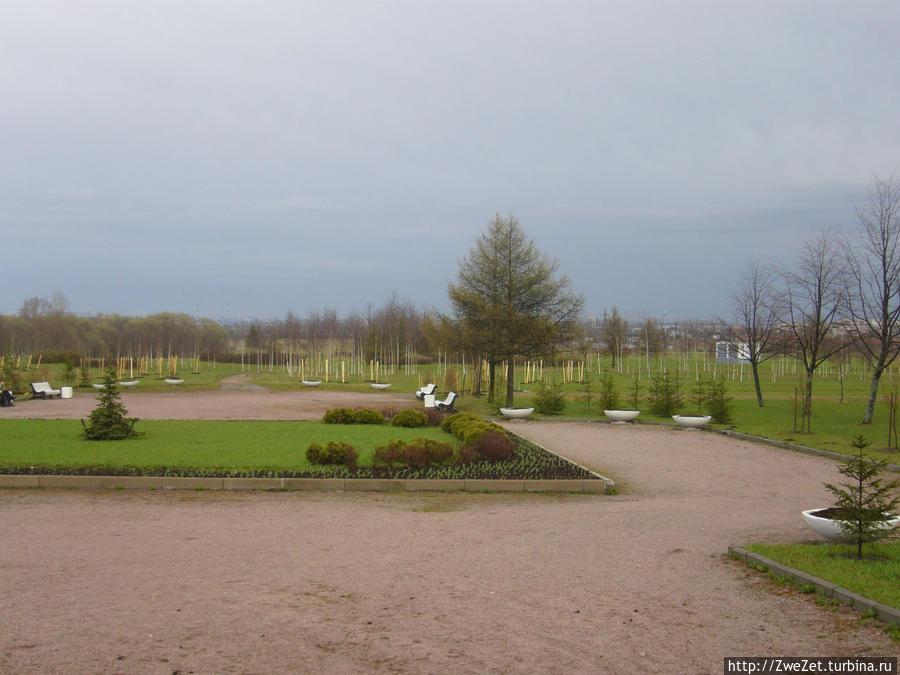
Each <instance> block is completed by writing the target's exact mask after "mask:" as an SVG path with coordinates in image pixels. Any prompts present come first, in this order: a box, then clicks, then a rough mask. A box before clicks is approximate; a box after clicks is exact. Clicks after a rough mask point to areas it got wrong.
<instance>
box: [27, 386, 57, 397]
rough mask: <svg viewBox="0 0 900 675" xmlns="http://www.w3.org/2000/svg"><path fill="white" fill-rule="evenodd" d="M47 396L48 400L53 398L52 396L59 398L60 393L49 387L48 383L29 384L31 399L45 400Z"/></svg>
mask: <svg viewBox="0 0 900 675" xmlns="http://www.w3.org/2000/svg"><path fill="white" fill-rule="evenodd" d="M48 396H49V397H50V398H53V397H54V396H56V397H57V398H59V397H60V396H62V391H60V390H59V389H54V388H53V387H51V386H50V383H49V382H32V383H31V398H47V397H48Z"/></svg>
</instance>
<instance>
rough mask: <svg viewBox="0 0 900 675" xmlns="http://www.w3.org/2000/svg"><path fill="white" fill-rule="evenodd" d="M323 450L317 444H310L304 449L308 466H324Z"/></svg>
mask: <svg viewBox="0 0 900 675" xmlns="http://www.w3.org/2000/svg"><path fill="white" fill-rule="evenodd" d="M324 457H325V449H324V448H323V447H322V446H321V445H319V444H318V443H310V444H309V447H308V448H307V449H306V461H307V462H309V463H310V464H324V463H325V462H323V461H322V460H323V458H324Z"/></svg>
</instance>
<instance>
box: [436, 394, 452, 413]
mask: <svg viewBox="0 0 900 675" xmlns="http://www.w3.org/2000/svg"><path fill="white" fill-rule="evenodd" d="M455 401H456V392H455V391H451V392H450V393H449V394H448V395H447V398H445V399H444V400H443V401H435V402H434V407H435V408H437V409H438V410H440V411H441V412H444V411H445V410H453V403H454V402H455Z"/></svg>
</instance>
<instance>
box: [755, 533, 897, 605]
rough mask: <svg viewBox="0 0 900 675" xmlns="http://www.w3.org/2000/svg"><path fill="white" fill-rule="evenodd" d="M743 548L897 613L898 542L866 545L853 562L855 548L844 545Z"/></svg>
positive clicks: (782, 545) (767, 545)
mask: <svg viewBox="0 0 900 675" xmlns="http://www.w3.org/2000/svg"><path fill="white" fill-rule="evenodd" d="M744 548H746V549H747V550H748V551H753V552H754V553H759V554H760V555H764V556H766V557H767V558H771V559H772V560H776V561H778V562H780V563H782V564H784V565H788V566H790V567H793V568H795V569H798V570H801V571H802V572H806V573H807V574H812V575H813V576H817V577H819V578H821V579H825V580H826V581H829V582H831V583H833V584H835V585H837V586H841V587H843V588H846V589H847V590H850V591H853V592H854V593H859V594H860V595H863V596H865V597H867V598H870V599H872V600H875V601H876V602H880V603H882V604H884V605H889V606H890V607H895V608H898V609H900V542H875V543H872V544H866V545H865V548H864V551H863V553H864V558H863V559H862V560H858V559H857V558H856V548H855V546H851V545H846V544H827V543H821V544H791V545H789V544H770V545H769V544H750V545H748V546H745V547H744Z"/></svg>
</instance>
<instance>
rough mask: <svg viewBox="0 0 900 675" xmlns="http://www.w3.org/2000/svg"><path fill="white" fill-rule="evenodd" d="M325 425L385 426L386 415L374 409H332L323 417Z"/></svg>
mask: <svg viewBox="0 0 900 675" xmlns="http://www.w3.org/2000/svg"><path fill="white" fill-rule="evenodd" d="M322 421H323V422H325V424H384V422H385V420H384V415H382V414H381V413H380V412H378V411H377V410H373V409H372V408H360V409H358V410H351V409H350V408H332V409H331V410H329V411H328V412H326V413H325V415H324V416H323V417H322Z"/></svg>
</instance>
